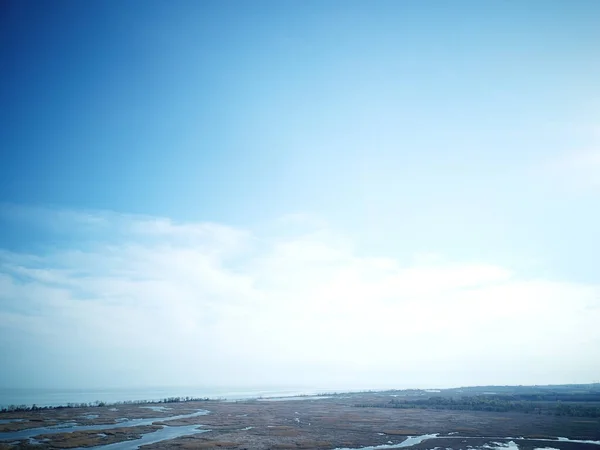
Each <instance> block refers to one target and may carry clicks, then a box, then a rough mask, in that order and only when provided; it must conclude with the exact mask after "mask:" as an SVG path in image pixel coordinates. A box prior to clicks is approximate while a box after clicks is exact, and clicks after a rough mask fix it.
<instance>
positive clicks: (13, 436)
mask: <svg viewBox="0 0 600 450" xmlns="http://www.w3.org/2000/svg"><path fill="white" fill-rule="evenodd" d="M208 413H209V411H207V410H205V409H200V410H198V411H196V412H193V413H190V414H180V415H177V416H168V417H152V418H149V419H125V420H122V421H120V422H118V423H114V424H109V425H77V424H74V423H73V422H67V423H62V424H58V425H53V426H50V427H39V428H29V429H26V430H20V431H9V432H6V433H0V441H19V440H22V439H30V438H33V437H35V436H39V435H40V434H58V433H70V432H73V431H89V430H110V429H114V428H124V427H137V426H140V425H152V424H153V423H154V422H168V421H171V420H178V419H188V418H190V417H198V416H205V415H206V414H208ZM198 426H199V425H193V427H194V428H197V427H198ZM189 428H190V426H180V427H173V426H165V427H163V428H162V429H161V430H158V431H155V432H154V433H147V434H145V435H143V436H142V438H140V439H137V440H135V441H128V443H130V444H132V443H134V442H139V441H142V440H143V439H144V438H145V437H146V436H150V435H152V436H154V435H156V433H160V434H159V435H163V434H164V435H170V433H174V435H173V436H172V437H167V438H162V439H159V440H164V439H172V438H173V437H178V436H179V435H178V434H177V432H178V431H181V432H185V433H187V434H195V433H189V431H190V430H189ZM165 429H166V430H167V431H164V430H165ZM204 431H208V430H204ZM204 431H197V433H202V432H204ZM156 442H158V441H156ZM143 443H149V442H143ZM143 443H142V444H143ZM119 444H121V443H120V442H119ZM142 444H140V445H142ZM112 445H116V444H108V445H106V446H98V448H100V447H107V448H109V447H110V448H111V449H112V448H113V447H111V446H112ZM114 448H117V447H114ZM118 448H121V447H118ZM135 448H137V447H135Z"/></svg>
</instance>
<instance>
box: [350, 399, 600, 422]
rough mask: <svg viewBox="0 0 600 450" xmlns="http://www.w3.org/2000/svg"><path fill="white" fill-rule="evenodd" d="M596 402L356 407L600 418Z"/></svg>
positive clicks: (435, 402)
mask: <svg viewBox="0 0 600 450" xmlns="http://www.w3.org/2000/svg"><path fill="white" fill-rule="evenodd" d="M595 401H597V400H579V401H578V402H563V401H561V400H550V399H548V400H544V399H539V398H536V399H535V400H524V399H519V398H516V396H506V398H504V397H503V396H489V395H476V396H467V397H459V398H453V397H441V396H439V397H429V398H426V399H417V400H402V399H392V400H390V401H389V402H387V403H377V404H357V405H355V406H358V407H375V408H406V409H409V408H422V409H451V410H466V411H492V412H522V413H527V414H546V415H556V416H573V417H594V418H596V417H600V402H599V403H598V404H590V403H589V402H595Z"/></svg>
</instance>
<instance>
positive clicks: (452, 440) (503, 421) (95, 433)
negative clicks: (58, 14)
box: [0, 393, 600, 450]
mask: <svg viewBox="0 0 600 450" xmlns="http://www.w3.org/2000/svg"><path fill="white" fill-rule="evenodd" d="M381 395H382V394H377V393H366V394H351V395H347V396H334V397H332V398H326V397H322V398H310V399H304V400H285V401H268V400H249V401H239V402H226V401H201V402H186V403H174V404H168V405H165V406H166V407H168V408H171V409H169V410H167V411H160V412H157V411H152V410H150V409H147V408H142V407H140V406H139V405H118V406H116V407H109V406H106V407H90V408H63V409H51V410H43V411H32V412H24V413H19V412H10V413H2V414H0V420H9V419H14V418H19V419H25V421H23V422H10V423H4V424H0V440H1V439H2V433H3V432H10V431H18V430H25V429H30V428H38V427H42V426H52V425H57V424H61V423H65V422H76V423H77V424H79V425H111V424H115V423H118V419H121V420H122V418H128V419H136V418H157V420H156V421H153V423H152V424H151V425H142V426H127V423H124V424H123V427H119V428H112V429H110V428H107V429H102V428H101V427H100V428H99V429H95V430H83V431H75V432H62V433H56V434H47V433H43V432H42V433H40V434H39V435H36V436H35V440H33V441H30V440H28V439H17V440H13V441H11V442H10V443H9V442H7V441H4V442H0V449H2V450H6V449H13V450H14V449H16V448H18V447H31V448H35V449H39V450H42V449H47V448H49V449H71V448H82V447H94V446H101V445H106V444H111V443H115V442H123V441H133V440H135V439H138V438H139V437H140V436H141V435H143V434H146V433H151V432H153V431H156V430H160V429H161V428H162V427H163V426H168V427H179V426H190V425H197V426H199V427H200V428H199V430H202V431H204V432H203V433H199V434H194V435H189V436H183V437H177V438H174V439H170V440H164V441H161V442H157V443H154V444H149V445H144V446H143V449H144V450H159V449H162V448H172V449H182V450H183V449H195V448H198V449H210V448H220V449H225V448H226V449H309V448H314V449H333V448H338V447H350V448H360V447H365V446H376V445H383V444H391V443H393V444H398V443H400V442H402V441H404V440H405V439H406V438H407V436H419V435H424V434H433V433H438V434H439V437H438V438H436V439H430V440H426V441H424V442H422V443H420V444H416V445H415V446H414V447H411V448H414V449H415V450H424V449H434V448H437V449H446V448H448V449H450V448H451V449H453V450H463V449H464V450H470V449H472V448H483V447H484V446H485V444H490V443H493V442H500V443H506V442H508V441H510V440H513V441H515V442H516V443H517V444H518V445H519V447H520V448H521V450H533V449H535V448H545V447H551V448H555V449H559V450H600V446H598V445H595V444H585V443H573V442H558V441H554V442H548V441H544V440H540V441H532V440H519V439H517V438H519V437H525V438H529V439H532V438H536V439H554V438H556V437H558V436H561V437H568V438H570V439H580V440H595V441H596V440H600V419H585V418H580V417H562V416H550V415H537V414H524V413H497V412H480V411H450V410H426V409H393V408H371V407H356V406H355V405H357V404H361V405H365V404H366V405H368V404H369V403H370V402H381V400H382V397H381ZM199 409H205V410H208V411H210V413H209V414H207V415H204V416H196V417H191V418H184V419H176V420H169V417H170V416H175V415H180V414H189V413H193V412H195V411H197V410H199ZM92 414H93V415H98V417H95V418H94V417H92V416H90V415H92ZM85 416H88V417H87V418H86V417H85ZM451 433H452V434H451ZM510 438H512V439H510ZM132 444H133V442H132ZM492 446H493V444H492ZM133 448H135V447H133Z"/></svg>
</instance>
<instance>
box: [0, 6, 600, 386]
mask: <svg viewBox="0 0 600 450" xmlns="http://www.w3.org/2000/svg"><path fill="white" fill-rule="evenodd" d="M1 8H2V13H1V14H0V61H1V62H2V65H3V68H4V70H2V71H0V81H1V82H0V104H1V105H2V106H3V107H2V108H0V359H1V361H2V370H1V371H0V388H12V387H17V388H25V389H33V388H56V387H58V388H59V389H60V388H63V387H67V386H68V387H75V388H103V387H110V386H122V387H125V388H133V387H151V386H183V385H206V386H217V385H233V386H239V385H247V386H251V385H271V386H272V385H278V384H280V385H281V384H284V385H292V386H297V385H306V386H332V387H335V386H340V388H341V389H346V388H349V387H351V386H356V387H357V388H358V389H362V388H364V389H377V388H378V386H388V387H393V386H394V385H397V386H409V387H410V386H420V387H430V388H438V387H444V386H474V385H519V384H522V385H533V384H537V385H541V384H567V383H592V382H595V381H598V379H599V378H600V375H599V374H600V327H599V326H598V324H599V323H600V272H599V271H598V255H599V254H600V235H599V233H598V230H600V208H598V205H600V84H599V83H598V80H600V46H599V45H598V43H599V42H600V27H598V20H599V19H600V2H596V1H591V0H580V1H575V2H567V1H552V0H550V1H543V2H542V1H536V0H532V1H528V2H505V1H495V0H494V1H489V2H477V1H456V2H451V3H448V2H443V1H436V0H434V1H431V2H417V1H414V2H413V1H406V2H400V1H387V0H376V1H372V2H367V1H354V0H345V1H341V0H339V1H338V0H325V1H313V0H306V1H295V0H292V1H289V2H276V1H267V0H264V1H262V0H261V1H256V2H241V1H231V2H221V1H201V2H196V1H187V0H180V1H176V2H169V3H167V2H159V1H154V0H150V1H144V2H142V1H137V0H133V1H128V2H125V3H123V2H117V1H114V0H108V1H102V2H100V1H96V2H83V3H82V2H78V1H74V0H61V1H58V2H35V1H31V0H25V1H13V0H9V1H7V2H4V3H3V5H2V7H1Z"/></svg>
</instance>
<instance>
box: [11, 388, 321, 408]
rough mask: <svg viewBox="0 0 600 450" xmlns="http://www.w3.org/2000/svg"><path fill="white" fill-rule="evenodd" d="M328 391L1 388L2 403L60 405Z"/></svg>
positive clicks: (276, 389)
mask: <svg viewBox="0 0 600 450" xmlns="http://www.w3.org/2000/svg"><path fill="white" fill-rule="evenodd" d="M320 392H326V390H319V389H316V388H307V387H284V388H282V387H278V388H275V387H259V388H235V387H221V388H210V387H201V386H196V387H157V388H139V389H131V388H129V389H0V407H6V406H9V405H27V406H31V405H33V404H36V405H37V406H60V405H66V404H67V403H91V402H95V401H103V402H107V403H114V402H121V401H127V400H133V401H137V400H151V401H156V400H161V399H163V398H166V397H186V396H189V397H209V398H226V399H234V400H235V399H245V398H256V397H278V396H293V395H300V394H315V393H320Z"/></svg>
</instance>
